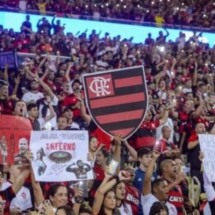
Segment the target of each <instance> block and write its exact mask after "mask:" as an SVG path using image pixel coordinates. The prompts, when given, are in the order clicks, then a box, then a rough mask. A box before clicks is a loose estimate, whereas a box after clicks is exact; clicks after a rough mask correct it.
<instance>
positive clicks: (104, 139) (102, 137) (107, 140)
mask: <svg viewBox="0 0 215 215" xmlns="http://www.w3.org/2000/svg"><path fill="white" fill-rule="evenodd" d="M90 136H93V137H96V138H97V140H98V142H99V144H104V145H105V148H106V149H107V150H109V149H110V146H111V137H110V136H109V135H107V134H106V133H104V132H103V131H102V130H101V129H100V128H98V127H97V128H96V129H95V130H94V131H91V132H90Z"/></svg>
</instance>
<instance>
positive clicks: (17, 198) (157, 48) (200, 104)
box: [0, 1, 215, 215]
mask: <svg viewBox="0 0 215 215" xmlns="http://www.w3.org/2000/svg"><path fill="white" fill-rule="evenodd" d="M50 2H51V1H50ZM59 2H61V1H59ZM62 2H63V1H62ZM187 2H188V1H187ZM191 2H192V3H195V1H191ZM72 3H73V2H71V4H72ZM20 25H21V31H20V32H14V31H13V29H7V26H0V50H1V51H13V50H16V51H17V52H21V53H25V54H28V53H34V57H25V58H24V59H23V60H22V62H21V63H20V65H19V67H18V69H17V70H15V69H11V68H10V67H9V65H4V68H3V69H2V71H1V72H0V79H1V80H0V113H1V114H2V115H14V116H20V117H24V118H26V119H29V120H30V122H31V124H32V128H33V130H37V131H38V130H79V129H83V130H88V131H89V134H90V139H89V160H90V161H91V163H92V166H93V170H94V173H95V179H94V180H93V181H87V182H84V183H85V184H86V186H87V191H86V192H84V191H83V189H84V188H83V186H76V185H77V184H74V183H70V182H65V183H63V184H62V183H61V184H59V183H55V182H53V183H39V182H37V181H35V178H34V173H33V172H32V169H31V167H30V160H31V159H32V157H31V153H30V152H29V151H28V150H27V151H25V153H23V154H22V156H23V157H25V158H26V159H27V160H28V161H29V165H26V164H25V165H23V163H22V162H21V163H20V160H19V159H18V160H15V163H14V164H13V165H11V166H8V165H6V164H5V162H4V156H5V154H4V152H5V150H4V146H5V143H4V139H1V140H0V152H1V158H2V162H1V163H2V169H1V171H0V172H1V174H0V188H1V191H0V207H1V214H5V215H7V214H30V212H29V211H30V210H33V211H34V213H33V212H32V214H35V213H36V214H46V215H52V214H58V215H59V214H75V215H78V214H82V215H83V214H85V215H86V214H95V215H96V214H102V215H104V214H106V215H109V214H110V215H112V214H129V215H131V214H134V215H136V214H144V215H149V214H150V215H155V214H160V215H161V214H171V215H172V214H174V215H176V214H178V215H182V214H195V215H196V214H205V215H209V214H215V191H214V188H213V185H212V184H211V183H210V181H209V180H208V178H207V175H206V174H205V173H204V169H203V167H202V159H203V157H204V155H203V154H202V153H201V151H200V145H199V140H198V134H206V133H211V134H214V132H215V126H214V120H215V92H214V74H215V73H214V69H215V68H214V65H215V49H214V48H210V47H209V46H208V44H204V43H202V42H201V39H200V37H201V35H197V34H195V33H194V35H193V36H192V37H191V38H190V39H189V40H188V41H186V40H185V35H184V34H183V33H180V35H179V36H178V38H177V39H176V41H169V40H168V31H166V33H164V32H163V31H161V32H160V33H159V35H153V36H152V35H151V34H150V33H149V34H148V38H147V39H146V40H145V41H144V42H143V43H141V44H134V43H133V42H132V38H131V39H124V38H121V37H120V35H119V36H117V37H111V35H109V33H106V34H105V35H104V37H101V36H100V35H99V33H98V32H96V30H94V31H92V32H91V33H90V35H89V36H87V34H86V32H83V33H80V32H79V33H77V34H75V33H74V34H72V33H68V34H66V35H65V34H64V26H62V25H61V23H60V22H59V21H57V22H55V20H54V18H53V22H52V23H49V22H48V21H47V20H46V19H45V18H43V19H41V20H38V25H37V27H38V31H37V32H33V31H32V25H31V22H30V16H26V20H25V21H23V23H20ZM53 55H54V56H55V57H53ZM61 56H67V57H69V59H67V60H65V61H64V60H62V58H61ZM137 65H143V66H144V68H145V75H146V81H147V86H148V96H149V106H148V109H147V113H146V117H145V120H144V122H143V123H142V125H141V126H140V128H139V129H138V131H137V132H136V133H135V134H134V135H133V136H132V137H131V138H129V139H128V141H125V140H122V138H121V136H120V134H116V135H115V136H114V138H110V137H109V136H107V135H106V134H105V133H104V132H102V131H101V130H100V129H99V128H97V127H96V126H95V124H94V123H93V120H92V118H91V116H90V115H89V114H88V111H87V109H86V105H85V100H84V98H83V91H84V89H83V85H82V74H85V73H94V72H99V71H106V70H111V69H120V68H126V67H132V66H137ZM114 162H115V163H118V170H116V172H109V167H110V165H111V164H112V163H114ZM77 165H80V168H82V167H81V166H82V165H83V164H82V163H81V162H80V163H79V164H77ZM82 171H83V174H86V170H85V169H84V168H82ZM29 175H30V176H31V177H30V176H29ZM193 177H195V178H193ZM27 178H28V179H27ZM29 178H30V179H29ZM194 179H195V180H196V181H197V182H199V183H195V184H193V183H192V182H193V180H194ZM85 188H86V187H85ZM84 193H85V195H84Z"/></svg>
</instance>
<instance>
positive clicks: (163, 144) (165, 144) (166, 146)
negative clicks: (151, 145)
mask: <svg viewBox="0 0 215 215" xmlns="http://www.w3.org/2000/svg"><path fill="white" fill-rule="evenodd" d="M171 149H176V146H175V145H174V144H173V143H170V142H169V143H168V142H167V141H166V140H164V139H161V140H160V141H159V144H158V145H157V146H156V150H157V151H159V152H160V153H163V152H165V151H167V150H171Z"/></svg>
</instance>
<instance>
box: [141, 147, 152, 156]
mask: <svg viewBox="0 0 215 215" xmlns="http://www.w3.org/2000/svg"><path fill="white" fill-rule="evenodd" d="M151 153H152V150H151V149H150V148H148V147H144V148H141V149H139V150H138V151H137V157H138V158H141V157H142V156H143V155H148V154H151Z"/></svg>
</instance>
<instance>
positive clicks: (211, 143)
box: [199, 134, 215, 182]
mask: <svg viewBox="0 0 215 215" xmlns="http://www.w3.org/2000/svg"><path fill="white" fill-rule="evenodd" d="M199 143H200V148H201V151H202V152H203V154H204V160H203V166H204V171H205V173H206V175H207V176H208V178H209V180H210V181H211V182H215V135H211V134H200V135H199Z"/></svg>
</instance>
